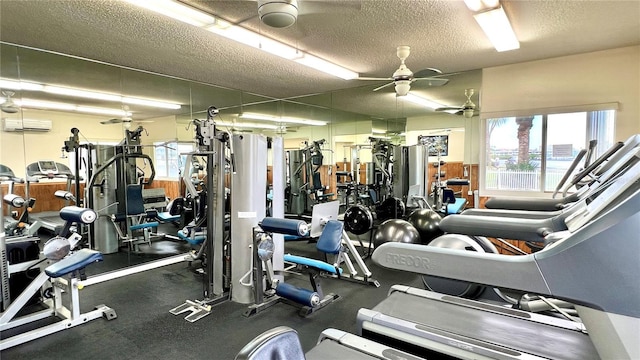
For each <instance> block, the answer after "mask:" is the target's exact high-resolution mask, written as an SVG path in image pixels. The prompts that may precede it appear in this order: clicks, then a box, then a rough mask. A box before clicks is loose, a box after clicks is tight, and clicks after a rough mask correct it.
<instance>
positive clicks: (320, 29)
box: [0, 0, 640, 118]
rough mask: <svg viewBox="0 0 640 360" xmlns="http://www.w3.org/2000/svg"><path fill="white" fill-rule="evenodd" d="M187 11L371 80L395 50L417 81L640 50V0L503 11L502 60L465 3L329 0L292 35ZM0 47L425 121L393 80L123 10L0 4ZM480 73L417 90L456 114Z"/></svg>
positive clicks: (240, 4)
mask: <svg viewBox="0 0 640 360" xmlns="http://www.w3.org/2000/svg"><path fill="white" fill-rule="evenodd" d="M149 1H151V0H149ZM183 2H185V3H188V4H191V5H192V6H194V7H198V8H200V9H203V10H206V11H208V12H210V13H212V14H214V15H216V16H219V17H222V18H224V19H227V20H229V21H232V22H236V23H241V25H242V26H245V27H247V28H249V29H252V30H255V31H259V32H261V33H263V34H265V35H267V36H270V37H272V38H274V39H277V40H280V41H282V42H285V43H288V44H291V45H295V46H297V47H298V48H300V49H301V50H304V51H306V52H309V53H311V54H314V55H317V56H320V57H323V58H325V59H328V60H330V61H332V62H335V63H337V64H340V65H342V66H344V67H347V68H349V69H351V70H353V71H356V72H358V73H359V74H360V75H361V76H368V77H388V76H391V74H392V73H393V71H395V70H396V69H397V67H398V65H399V60H398V58H397V57H396V54H395V49H396V46H398V45H409V46H411V55H410V56H409V58H408V59H407V66H408V67H409V68H410V69H412V70H413V71H414V72H417V71H419V70H421V69H424V68H427V67H435V68H438V69H441V70H442V71H443V72H458V71H470V70H477V69H481V68H484V67H490V66H496V65H503V64H510V63H517V62H524V61H530V60H536V59H543V58H549V57H556V56H562V55H568V54H576V53H584V52H589V51H595V50H604V49H609V48H615V47H621V46H627V45H636V44H640V1H637V0H634V1H578V0H568V1H567V0H555V1H551V0H550V1H535V0H531V1H506V0H505V1H502V4H503V6H504V8H505V11H506V12H507V15H508V16H509V18H510V20H511V22H512V24H513V27H514V30H515V32H516V34H517V36H518V38H519V39H520V42H521V48H520V49H519V50H514V51H509V52H504V53H498V52H496V51H495V50H494V48H493V47H492V46H491V44H490V42H489V41H488V39H487V38H486V37H485V35H484V34H483V33H482V31H481V29H480V28H479V26H478V25H477V23H476V22H475V20H474V19H473V17H472V14H471V12H470V11H469V10H468V9H467V8H466V6H465V4H464V2H463V1H442V0H440V1H436V0H380V1H374V0H363V1H338V0H336V1H331V0H325V1H324V3H325V10H326V11H325V12H322V13H313V14H306V15H301V16H300V17H299V18H298V22H297V23H296V24H295V25H294V26H292V27H291V28H287V29H272V28H269V27H267V26H265V25H262V24H260V22H259V20H258V19H257V17H256V16H255V14H256V12H257V10H256V3H255V2H253V1H242V0H239V1H200V0H184V1H183ZM304 3H305V0H300V4H301V8H302V9H303V11H304ZM0 40H2V41H5V42H9V43H14V44H20V45H25V46H30V47H35V48H41V49H46V50H51V51H56V52H60V53H65V54H71V55H76V56H80V57H86V58H89V59H95V60H100V61H104V62H107V63H112V64H117V65H122V66H126V67H131V68H136V69H142V70H147V71H151V72H156V73H161V74H167V75H172V76H175V77H179V78H184V79H188V80H196V81H200V82H204V83H208V84H216V85H220V86H223V87H228V88H231V89H238V90H243V91H246V92H250V93H254V94H260V95H264V96H268V97H272V98H289V97H296V96H301V95H308V94H318V93H325V92H328V91H335V90H341V91H338V92H335V93H334V94H332V95H331V97H330V100H329V101H330V104H329V105H330V106H332V107H334V108H337V109H342V110H346V111H351V112H355V113H361V114H367V115H369V116H373V117H380V118H394V117H404V116H415V115H418V114H423V113H424V109H421V108H420V107H418V106H415V105H409V104H404V103H399V102H398V101H397V100H396V99H395V97H394V96H393V87H388V88H385V91H380V92H376V93H374V92H372V91H371V90H372V89H373V88H375V87H377V86H380V85H382V84H384V82H373V81H371V82H368V81H367V82H365V81H362V80H349V81H347V80H342V79H339V78H335V77H332V76H330V75H326V74H324V73H321V72H318V71H316V70H313V69H310V68H307V67H305V66H302V65H298V64H295V63H293V62H290V61H287V60H283V59H281V58H278V57H276V56H273V55H270V54H267V53H264V52H261V51H259V50H256V49H252V48H248V47H246V46H244V45H241V44H238V43H235V42H233V41H231V40H228V39H225V38H222V37H219V36H216V35H215V34H212V33H210V32H208V31H205V30H203V29H199V28H195V27H192V26H190V25H187V24H184V23H181V22H178V21H176V20H173V19H171V18H168V17H164V16H162V15H159V14H156V13H153V12H151V11H148V10H145V9H142V8H138V7H136V6H133V5H131V4H128V3H126V2H123V1H110V0H102V1H90V0H82V1H73V0H58V1H35V0H22V1H11V0H0ZM478 73H479V72H478V71H475V72H474V71H471V72H470V73H468V74H462V75H457V76H453V77H451V82H450V83H449V84H448V85H446V86H443V87H438V88H428V87H426V86H423V85H419V84H414V86H413V87H412V91H413V92H415V93H418V94H423V95H425V96H430V97H432V98H434V99H436V100H440V101H441V102H443V103H445V104H447V105H459V104H462V103H463V102H464V100H465V98H464V95H463V94H464V92H463V89H464V88H466V87H476V88H477V87H479V86H480V81H481V79H480V76H479V74H478ZM343 89H350V90H343ZM305 99H307V100H309V102H311V103H313V102H314V101H318V100H317V99H315V100H314V99H313V97H306V98H305ZM301 101H304V100H301ZM213 102H214V103H215V99H214V100H213ZM325 105H326V104H325Z"/></svg>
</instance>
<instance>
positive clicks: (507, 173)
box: [483, 110, 615, 192]
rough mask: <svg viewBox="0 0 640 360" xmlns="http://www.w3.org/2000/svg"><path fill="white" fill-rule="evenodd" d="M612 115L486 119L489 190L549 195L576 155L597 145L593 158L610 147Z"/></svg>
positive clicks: (610, 112)
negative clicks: (592, 143)
mask: <svg viewBox="0 0 640 360" xmlns="http://www.w3.org/2000/svg"><path fill="white" fill-rule="evenodd" d="M614 117H615V110H599V111H589V112H574V113H560V114H546V115H532V116H518V117H503V118H493V119H487V120H486V123H485V125H486V127H485V129H486V139H485V143H486V157H485V159H484V160H485V166H484V186H483V188H484V189H485V190H487V191H494V190H497V191H528V192H551V191H553V190H554V189H555V188H556V186H557V185H558V183H559V182H560V180H561V179H562V176H563V175H564V174H565V172H566V171H567V169H568V168H569V166H570V165H571V163H572V161H573V159H574V158H575V157H576V155H577V154H578V152H580V150H582V149H585V148H587V147H588V144H589V141H590V140H597V147H596V148H595V149H594V154H593V157H592V159H595V158H596V157H597V156H599V155H601V154H603V153H604V152H605V151H606V150H607V149H608V148H609V147H611V146H612V145H613V125H614Z"/></svg>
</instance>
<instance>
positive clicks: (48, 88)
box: [0, 78, 182, 110]
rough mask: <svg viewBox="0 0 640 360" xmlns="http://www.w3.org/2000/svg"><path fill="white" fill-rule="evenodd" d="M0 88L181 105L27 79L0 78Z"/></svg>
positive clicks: (164, 106)
mask: <svg viewBox="0 0 640 360" xmlns="http://www.w3.org/2000/svg"><path fill="white" fill-rule="evenodd" d="M0 88H2V89H11V90H29V91H42V92H46V93H49V94H55V95H63V96H72V97H77V98H84V99H93V100H102V101H111V102H116V103H123V104H130V105H142V106H149V107H155V108H160V109H171V110H178V109H180V108H181V107H182V106H181V105H180V104H176V103H173V102H168V101H161V100H154V99H146V98H137V97H132V96H122V95H118V94H109V93H103V92H99V91H93V90H86V89H78V88H72V87H66V86H58V85H46V84H39V83H34V82H29V81H18V80H12V79H6V78H0Z"/></svg>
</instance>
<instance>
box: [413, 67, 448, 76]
mask: <svg viewBox="0 0 640 360" xmlns="http://www.w3.org/2000/svg"><path fill="white" fill-rule="evenodd" d="M441 74H442V71H440V70H438V69H436V68H426V69H422V70H420V71H416V72H414V73H413V77H414V78H428V77H434V76H441Z"/></svg>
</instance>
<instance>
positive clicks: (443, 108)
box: [435, 106, 464, 111]
mask: <svg viewBox="0 0 640 360" xmlns="http://www.w3.org/2000/svg"><path fill="white" fill-rule="evenodd" d="M454 110H455V111H462V110H464V109H463V108H461V107H459V106H445V107H439V108H437V109H435V111H454Z"/></svg>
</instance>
